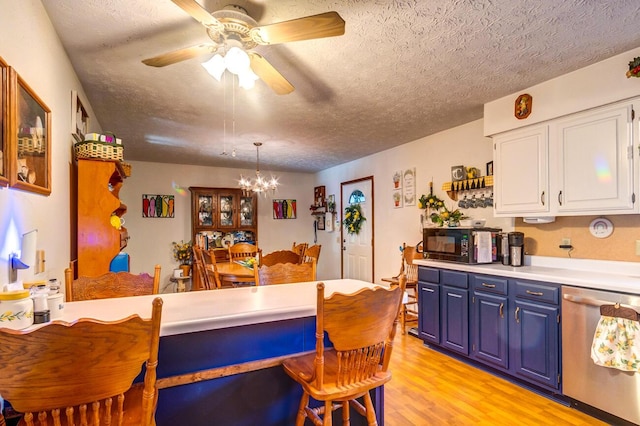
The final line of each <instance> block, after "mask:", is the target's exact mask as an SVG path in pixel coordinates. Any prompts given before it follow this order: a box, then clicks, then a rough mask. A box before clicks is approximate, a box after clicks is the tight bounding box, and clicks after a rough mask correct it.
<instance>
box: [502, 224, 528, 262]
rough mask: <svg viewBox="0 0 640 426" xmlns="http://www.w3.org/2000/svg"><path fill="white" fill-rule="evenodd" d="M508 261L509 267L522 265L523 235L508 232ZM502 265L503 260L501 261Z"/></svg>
mask: <svg viewBox="0 0 640 426" xmlns="http://www.w3.org/2000/svg"><path fill="white" fill-rule="evenodd" d="M508 239H509V259H510V262H511V266H522V265H524V233H522V232H509V234H508ZM503 263H504V260H503Z"/></svg>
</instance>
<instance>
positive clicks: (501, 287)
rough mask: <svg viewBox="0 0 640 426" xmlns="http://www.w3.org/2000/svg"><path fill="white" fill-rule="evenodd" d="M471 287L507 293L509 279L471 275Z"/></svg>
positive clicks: (496, 292) (490, 291)
mask: <svg viewBox="0 0 640 426" xmlns="http://www.w3.org/2000/svg"><path fill="white" fill-rule="evenodd" d="M469 279H470V280H471V288H472V289H473V290H478V291H486V292H489V293H495V294H504V295H506V294H507V289H508V287H509V286H508V283H509V280H508V279H507V278H498V277H492V276H489V275H476V274H474V275H470V278H469Z"/></svg>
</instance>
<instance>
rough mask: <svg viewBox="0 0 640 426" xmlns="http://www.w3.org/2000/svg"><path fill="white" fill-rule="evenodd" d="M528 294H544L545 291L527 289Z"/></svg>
mask: <svg viewBox="0 0 640 426" xmlns="http://www.w3.org/2000/svg"><path fill="white" fill-rule="evenodd" d="M526 293H527V294H530V295H532V296H544V293H543V292H541V291H531V290H527V291H526Z"/></svg>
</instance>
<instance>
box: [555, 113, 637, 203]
mask: <svg viewBox="0 0 640 426" xmlns="http://www.w3.org/2000/svg"><path fill="white" fill-rule="evenodd" d="M632 111H633V108H632V104H631V103H627V104H622V105H615V106H612V107H606V108H600V109H596V110H592V111H588V112H584V113H580V114H575V115H573V116H570V117H568V118H563V119H559V120H557V121H554V122H552V123H551V124H550V128H549V131H550V133H551V134H552V135H553V140H554V142H555V150H554V154H555V155H553V154H552V157H551V163H552V164H553V163H554V162H555V161H556V160H557V162H556V164H553V166H554V168H555V170H556V171H557V176H558V178H557V179H556V180H555V182H556V183H557V187H554V188H553V189H554V195H555V197H556V199H555V200H552V202H554V203H557V205H556V209H557V211H558V212H559V213H562V214H569V213H571V214H582V213H585V214H594V213H597V214H604V213H609V214H623V213H634V212H635V211H634V204H635V203H634V198H635V197H634V185H633V126H632Z"/></svg>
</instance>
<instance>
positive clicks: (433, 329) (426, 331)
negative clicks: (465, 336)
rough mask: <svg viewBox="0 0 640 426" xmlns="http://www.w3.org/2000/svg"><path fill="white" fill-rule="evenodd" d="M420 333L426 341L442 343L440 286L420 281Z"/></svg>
mask: <svg viewBox="0 0 640 426" xmlns="http://www.w3.org/2000/svg"><path fill="white" fill-rule="evenodd" d="M418 306H419V309H418V314H419V315H418V316H419V317H420V318H419V322H418V335H419V336H420V338H421V339H422V340H424V342H425V343H434V344H436V345H437V344H440V286H439V285H438V284H434V283H427V282H422V281H418Z"/></svg>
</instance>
